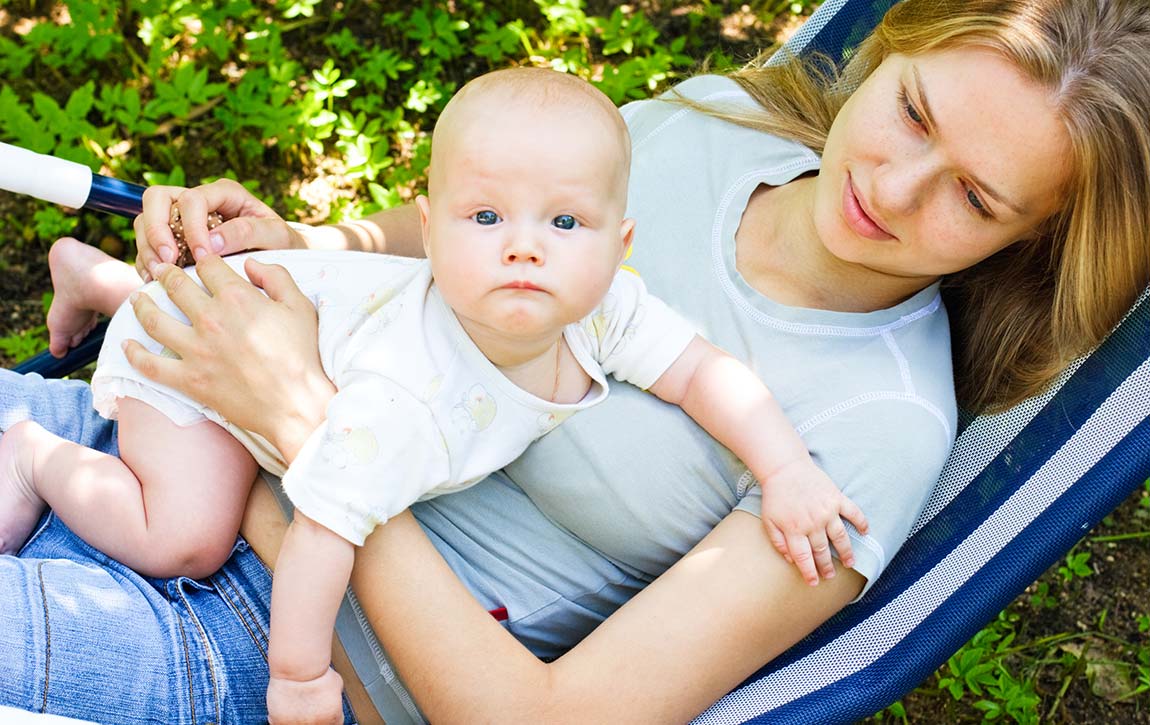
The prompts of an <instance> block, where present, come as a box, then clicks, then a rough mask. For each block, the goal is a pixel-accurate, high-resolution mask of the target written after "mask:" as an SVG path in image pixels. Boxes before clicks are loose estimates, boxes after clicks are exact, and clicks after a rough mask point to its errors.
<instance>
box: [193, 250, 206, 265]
mask: <svg viewBox="0 0 1150 725" xmlns="http://www.w3.org/2000/svg"><path fill="white" fill-rule="evenodd" d="M206 256H208V251H207V250H206V249H204V248H203V247H196V248H195V249H193V250H192V258H193V259H195V260H196V261H197V262H198V261H200V259H201V258H202V257H206Z"/></svg>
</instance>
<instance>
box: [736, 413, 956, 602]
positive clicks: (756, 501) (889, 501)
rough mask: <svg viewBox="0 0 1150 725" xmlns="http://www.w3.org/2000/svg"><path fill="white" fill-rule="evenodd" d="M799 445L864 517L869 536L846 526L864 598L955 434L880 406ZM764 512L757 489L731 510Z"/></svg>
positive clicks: (933, 417) (827, 425) (833, 421)
mask: <svg viewBox="0 0 1150 725" xmlns="http://www.w3.org/2000/svg"><path fill="white" fill-rule="evenodd" d="M800 425H801V424H800ZM803 441H804V442H805V443H806V444H807V448H808V449H809V450H810V452H811V456H812V457H813V458H814V461H815V463H817V464H818V465H819V467H820V468H822V469H823V470H824V471H825V472H826V473H827V475H829V476H830V477H831V480H833V481H834V482H835V483H836V484H838V486H839V488H840V489H842V491H843V493H845V494H846V495H847V497H848V498H850V499H851V500H852V501H854V503H855V504H856V505H857V506H858V507H859V508H860V509H862V512H863V514H864V515H865V516H866V518H867V523H868V525H869V532H868V533H867V535H866V536H863V535H861V534H859V533H858V532H857V531H856V530H855V529H854V527H853V526H851V525H850V524H849V523H847V525H846V527H847V532H848V533H849V534H850V539H851V549H852V551H853V552H854V555H855V566H854V568H855V570H856V571H858V572H859V573H860V574H862V575H863V576H864V577H866V580H867V583H866V586H865V587H864V588H863V593H865V592H866V590H867V589H870V587H871V585H872V584H873V583H874V581H875V580H876V579H877V578H878V576H879V574H881V573H882V571H883V570H884V569H885V568H886V566H887V564H888V563H889V561H890V557H892V556H894V554H895V552H897V551H898V549H899V548H900V547H901V546H902V544H903V542H904V541H906V537H907V535H908V533H909V532H910V528H911V526H913V525H914V522H915V519H917V518H918V514H919V513H920V512H921V511H922V508H923V506H925V505H926V501H927V499H928V497H929V496H930V492H931V489H932V488H933V487H934V484H935V482H936V481H937V480H938V475H939V473H940V472H941V471H942V466H943V464H944V463H945V462H946V458H947V455H948V454H949V453H950V448H951V445H952V444H953V443H954V438H953V432H952V429H951V427H950V425H949V424H947V423H946V422H944V420H943V419H941V418H940V417H939V416H938V415H937V414H936V413H935V412H932V410H931V408H930V406H929V405H924V404H921V403H917V402H912V401H908V400H905V399H879V400H874V401H870V402H865V403H861V404H859V405H856V406H854V407H849V408H848V409H847V410H845V411H843V412H840V413H838V414H837V415H835V416H833V417H831V418H829V419H828V420H826V421H825V422H822V423H818V424H816V425H813V426H812V427H810V428H809V430H806V431H805V432H804V433H803ZM761 506H762V497H761V492H760V491H759V488H758V487H757V486H756V487H754V488H753V489H751V490H750V491H749V492H748V493H747V495H746V496H744V497H743V498H742V500H741V501H739V503H738V505H737V506H736V508H737V509H739V510H743V511H747V512H749V513H752V514H754V515H755V516H759V515H760V513H761ZM860 596H861V594H860Z"/></svg>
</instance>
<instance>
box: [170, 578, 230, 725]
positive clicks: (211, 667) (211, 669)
mask: <svg viewBox="0 0 1150 725" xmlns="http://www.w3.org/2000/svg"><path fill="white" fill-rule="evenodd" d="M177 591H178V592H179V597H180V601H182V602H183V603H184V607H185V609H186V610H187V612H188V613H189V614H190V615H191V618H192V623H193V624H195V625H196V632H197V633H198V634H199V635H200V644H201V646H203V648H204V654H205V655H206V656H207V658H208V675H209V676H210V677H211V681H212V702H213V703H214V704H215V709H216V722H220V720H221V713H220V707H221V703H220V688H219V683H218V682H216V662H215V657H213V656H212V644H211V641H210V640H209V639H208V633H207V632H205V631H204V628H203V627H202V626H200V619H199V617H197V616H196V613H195V612H194V611H193V610H192V605H191V603H189V602H188V598H187V596H186V595H185V594H184V590H183V588H179V589H177ZM181 626H182V625H181ZM189 667H190V665H189ZM193 718H194V716H193Z"/></svg>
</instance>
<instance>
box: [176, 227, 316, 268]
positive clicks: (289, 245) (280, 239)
mask: <svg viewBox="0 0 1150 725" xmlns="http://www.w3.org/2000/svg"><path fill="white" fill-rule="evenodd" d="M208 237H209V240H210V246H211V249H212V253H213V254H221V255H227V254H234V253H235V252H242V251H244V250H245V249H293V248H302V247H304V246H306V245H305V244H304V242H303V238H302V237H301V236H300V234H299V232H297V231H295V230H294V229H292V228H291V227H290V226H288V224H287V222H285V221H283V220H282V219H280V218H279V217H274V218H273V217H263V218H260V217H236V218H233V219H231V220H229V221H226V222H224V223H223V224H221V225H220V226H218V227H216V228H215V229H213V230H211V232H210V233H209V235H208ZM193 253H194V252H193ZM196 259H199V257H196Z"/></svg>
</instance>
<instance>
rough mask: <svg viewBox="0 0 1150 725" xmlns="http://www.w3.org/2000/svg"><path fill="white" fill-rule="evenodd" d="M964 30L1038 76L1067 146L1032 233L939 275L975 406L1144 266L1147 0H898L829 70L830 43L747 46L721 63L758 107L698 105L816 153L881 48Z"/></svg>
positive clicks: (1105, 321) (1002, 395)
mask: <svg viewBox="0 0 1150 725" xmlns="http://www.w3.org/2000/svg"><path fill="white" fill-rule="evenodd" d="M964 46H965V47H970V46H976V47H980V48H987V49H991V50H993V51H995V52H997V53H999V54H1001V55H1002V56H1003V57H1004V58H1006V59H1007V60H1009V61H1010V62H1011V63H1012V64H1013V65H1014V66H1015V67H1016V68H1018V70H1019V71H1020V72H1021V73H1022V74H1023V75H1024V76H1025V77H1027V78H1029V79H1030V80H1032V81H1033V82H1036V83H1038V84H1040V85H1041V86H1042V87H1044V88H1046V89H1048V91H1049V92H1050V95H1051V98H1052V99H1053V101H1054V103H1055V105H1056V108H1057V113H1058V114H1059V116H1060V117H1061V119H1062V121H1063V123H1065V125H1066V129H1067V131H1068V132H1069V136H1070V139H1071V147H1072V154H1073V159H1072V161H1073V171H1072V180H1071V182H1070V185H1069V188H1067V189H1066V203H1065V204H1064V205H1063V208H1062V211H1061V212H1059V213H1058V214H1056V215H1055V216H1054V217H1052V218H1051V219H1049V220H1047V221H1046V222H1045V223H1044V224H1043V226H1042V228H1041V229H1040V234H1039V236H1038V237H1037V238H1036V239H1033V240H1027V241H1024V242H1018V243H1015V244H1013V245H1011V246H1010V247H1007V248H1006V249H1005V250H1003V251H1001V252H999V253H998V254H996V255H994V256H992V257H990V258H989V259H987V260H984V261H983V262H981V263H979V264H977V265H975V266H974V267H972V268H970V269H967V270H965V271H962V272H959V273H957V274H953V275H949V276H948V277H946V278H945V279H944V280H943V293H944V295H945V297H946V299H947V302H948V305H947V310H948V313H949V314H950V318H951V326H952V330H953V332H954V346H953V347H954V350H955V355H954V358H955V379H956V386H957V391H958V398H959V403H960V404H961V405H962V406H963V407H965V408H967V409H968V410H974V411H980V410H995V409H1000V408H1003V407H1007V406H1009V405H1013V404H1014V403H1016V402H1018V401H1020V400H1022V399H1024V398H1026V397H1029V396H1031V395H1034V394H1036V393H1039V392H1041V391H1042V390H1043V389H1044V388H1045V387H1046V386H1047V385H1049V384H1050V382H1052V380H1053V379H1054V378H1055V377H1056V376H1057V375H1058V374H1059V373H1060V372H1061V371H1062V369H1063V368H1065V366H1066V365H1067V364H1068V363H1069V362H1070V361H1071V360H1072V359H1073V358H1074V357H1076V356H1078V355H1080V354H1082V353H1083V352H1085V351H1087V350H1089V349H1091V348H1092V347H1094V346H1095V345H1097V344H1098V343H1099V342H1100V341H1101V340H1102V339H1103V338H1104V337H1105V336H1106V334H1107V333H1108V332H1109V331H1110V330H1111V329H1112V328H1113V326H1114V325H1115V324H1117V323H1118V321H1119V320H1120V319H1121V317H1122V316H1123V314H1124V313H1125V312H1126V311H1127V310H1128V309H1129V307H1130V306H1131V305H1132V304H1133V302H1134V300H1135V299H1136V298H1137V296H1138V293H1139V292H1140V291H1141V289H1142V288H1143V287H1144V286H1146V284H1147V283H1148V282H1150V2H1147V0H904V2H902V3H899V4H898V5H895V6H894V7H893V8H892V9H891V10H890V11H889V12H888V13H887V14H886V16H885V17H884V18H883V20H882V22H881V23H880V24H879V26H878V28H877V29H876V30H875V31H874V33H873V34H872V35H870V36H869V37H868V38H867V39H866V40H864V41H863V42H862V43H861V44H860V45H859V47H858V49H857V51H856V52H855V54H854V55H853V56H852V57H851V58H850V60H849V62H848V63H847V64H846V66H845V67H844V69H843V71H842V73H841V74H840V73H838V72H836V71H835V70H834V63H832V62H830V61H829V60H827V59H819V58H815V59H813V60H807V61H803V62H790V63H782V64H778V65H770V64H766V63H764V62H759V61H755V62H752V63H751V64H749V65H748V66H747V67H745V68H743V69H741V70H739V71H736V72H735V73H733V74H732V77H733V78H734V80H736V81H737V82H738V83H739V84H740V85H741V86H742V87H743V88H744V89H746V90H747V91H748V92H749V93H750V94H751V96H753V97H754V98H755V99H756V100H757V101H758V103H759V105H760V106H761V107H762V109H763V111H764V112H761V113H755V114H753V116H752V115H747V114H739V113H731V112H727V111H725V110H723V109H708V112H709V113H712V114H713V115H718V116H720V117H723V118H727V119H728V120H730V121H733V122H735V123H739V124H741V125H745V126H750V127H753V128H757V129H761V130H764V131H767V132H769V133H773V134H776V135H779V136H783V137H786V138H791V139H794V140H796V141H799V142H800V143H803V144H804V145H806V146H808V147H809V148H811V149H813V150H814V151H816V152H819V153H821V152H822V148H823V145H824V143H825V141H826V136H827V132H828V131H829V130H830V127H831V123H832V122H833V121H834V118H835V115H836V114H837V113H838V111H839V109H840V108H841V107H842V105H843V103H845V101H846V99H847V97H849V95H850V91H851V90H853V88H854V87H855V86H857V84H858V83H859V82H861V81H862V80H863V79H865V78H866V77H867V76H868V75H869V74H870V73H871V72H872V71H873V70H874V69H875V68H877V67H878V65H879V64H880V63H881V62H882V61H883V59H884V58H886V57H887V56H888V55H890V54H893V53H899V54H904V55H915V54H920V53H925V52H929V51H932V50H943V49H947V48H955V47H964ZM692 105H694V104H692Z"/></svg>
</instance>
